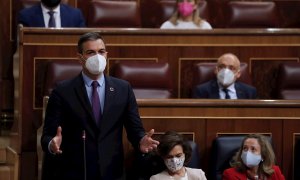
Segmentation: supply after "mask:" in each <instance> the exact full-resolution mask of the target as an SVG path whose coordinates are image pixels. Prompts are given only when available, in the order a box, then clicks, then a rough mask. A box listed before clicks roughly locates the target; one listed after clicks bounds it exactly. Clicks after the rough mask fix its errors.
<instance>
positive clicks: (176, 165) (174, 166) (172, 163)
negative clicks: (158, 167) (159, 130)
mask: <svg viewBox="0 0 300 180" xmlns="http://www.w3.org/2000/svg"><path fill="white" fill-rule="evenodd" d="M184 160H185V157H184V155H182V156H181V157H179V158H177V157H173V158H169V159H165V160H164V161H165V165H166V166H167V168H168V169H169V170H170V171H172V172H176V171H178V170H180V169H181V168H182V167H183V164H184Z"/></svg>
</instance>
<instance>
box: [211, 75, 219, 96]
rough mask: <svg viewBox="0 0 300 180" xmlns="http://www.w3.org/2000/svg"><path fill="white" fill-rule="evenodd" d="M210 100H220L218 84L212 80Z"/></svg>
mask: <svg viewBox="0 0 300 180" xmlns="http://www.w3.org/2000/svg"><path fill="white" fill-rule="evenodd" d="M211 87H212V89H211V96H212V97H211V98H213V99H220V94H219V85H218V82H217V80H216V79H215V80H213V81H211Z"/></svg>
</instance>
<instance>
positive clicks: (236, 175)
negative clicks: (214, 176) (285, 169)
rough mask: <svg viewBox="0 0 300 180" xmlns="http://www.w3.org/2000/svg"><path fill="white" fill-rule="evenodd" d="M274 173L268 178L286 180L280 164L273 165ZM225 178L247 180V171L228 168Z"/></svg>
mask: <svg viewBox="0 0 300 180" xmlns="http://www.w3.org/2000/svg"><path fill="white" fill-rule="evenodd" d="M273 169H274V173H273V174H272V176H271V177H269V178H268V180H284V179H285V178H284V176H283V175H282V173H281V171H280V169H279V167H278V166H273ZM222 179H223V180H247V176H246V173H242V172H238V171H237V170H236V169H235V168H229V169H226V170H225V171H224V173H223V178H222Z"/></svg>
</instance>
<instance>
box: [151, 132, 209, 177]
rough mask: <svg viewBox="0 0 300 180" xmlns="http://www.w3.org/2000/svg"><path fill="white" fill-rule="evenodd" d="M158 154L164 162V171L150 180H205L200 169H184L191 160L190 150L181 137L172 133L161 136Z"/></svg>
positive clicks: (186, 142)
mask: <svg viewBox="0 0 300 180" xmlns="http://www.w3.org/2000/svg"><path fill="white" fill-rule="evenodd" d="M157 150H158V154H159V155H160V157H161V158H162V159H163V160H164V164H165V166H166V170H164V171H162V172H161V173H159V174H156V175H153V176H151V178H150V180H168V179H186V180H196V179H197V180H206V177H205V174H204V172H203V171H202V170H201V169H193V168H188V167H185V166H184V165H185V164H187V163H188V162H189V160H190V158H191V153H192V148H191V146H190V145H189V143H188V141H186V140H184V138H183V136H182V135H180V134H178V133H177V132H174V131H168V132H166V133H165V134H164V135H162V137H161V139H160V143H159V145H158V149H157Z"/></svg>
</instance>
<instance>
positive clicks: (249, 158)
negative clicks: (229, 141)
mask: <svg viewBox="0 0 300 180" xmlns="http://www.w3.org/2000/svg"><path fill="white" fill-rule="evenodd" d="M241 158H242V160H243V162H244V164H245V165H246V166H247V167H249V168H252V167H255V166H257V165H258V164H259V163H260V162H261V161H262V159H261V155H260V154H259V155H258V154H254V153H252V152H250V151H243V152H242V155H241Z"/></svg>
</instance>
